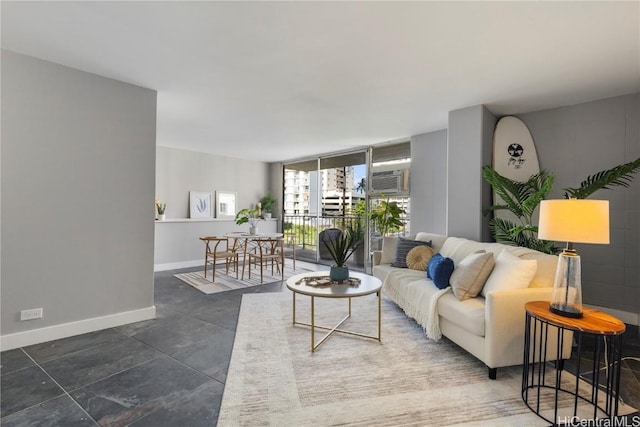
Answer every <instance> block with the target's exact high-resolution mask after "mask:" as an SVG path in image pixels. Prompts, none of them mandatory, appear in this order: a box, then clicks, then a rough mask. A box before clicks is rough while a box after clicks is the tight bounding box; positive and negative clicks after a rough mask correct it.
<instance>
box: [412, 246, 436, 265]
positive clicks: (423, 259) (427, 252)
mask: <svg viewBox="0 0 640 427" xmlns="http://www.w3.org/2000/svg"><path fill="white" fill-rule="evenodd" d="M433 253H434V251H433V248H432V247H431V246H427V245H423V246H416V247H415V248H413V249H411V250H410V251H409V253H408V254H407V266H408V267H409V268H411V269H413V270H418V271H426V270H427V264H429V260H430V259H431V257H432V256H433Z"/></svg>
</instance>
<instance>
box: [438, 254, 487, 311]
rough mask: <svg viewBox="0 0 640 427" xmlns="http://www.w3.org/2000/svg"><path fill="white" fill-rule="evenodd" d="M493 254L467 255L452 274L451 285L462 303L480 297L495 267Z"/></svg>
mask: <svg viewBox="0 0 640 427" xmlns="http://www.w3.org/2000/svg"><path fill="white" fill-rule="evenodd" d="M494 264H495V262H494V259H493V254H492V253H491V252H485V251H478V252H475V253H472V254H471V255H467V256H466V257H465V258H464V259H463V260H462V261H460V264H458V265H457V266H456V268H455V270H453V274H451V278H450V279H449V283H450V284H451V288H452V289H453V293H454V295H455V296H456V298H458V299H459V300H460V301H464V300H466V299H469V298H475V297H477V296H478V294H479V293H480V291H481V290H482V287H483V286H484V284H485V282H486V280H487V278H488V277H489V275H490V274H491V271H492V270H493V267H494Z"/></svg>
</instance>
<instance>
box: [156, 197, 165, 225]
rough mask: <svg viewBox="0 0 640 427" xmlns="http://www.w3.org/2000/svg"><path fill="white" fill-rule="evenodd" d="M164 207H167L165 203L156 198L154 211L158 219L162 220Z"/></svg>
mask: <svg viewBox="0 0 640 427" xmlns="http://www.w3.org/2000/svg"><path fill="white" fill-rule="evenodd" d="M165 209H167V204H166V203H162V202H161V201H160V200H158V199H156V211H157V212H158V221H164V218H165V216H164V211H165Z"/></svg>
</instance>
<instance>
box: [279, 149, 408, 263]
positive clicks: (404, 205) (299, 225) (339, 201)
mask: <svg viewBox="0 0 640 427" xmlns="http://www.w3.org/2000/svg"><path fill="white" fill-rule="evenodd" d="M409 150H410V145H409V142H402V143H393V144H383V145H380V146H373V147H369V148H366V149H361V150H357V151H353V152H348V153H339V154H330V155H326V156H319V157H317V158H313V159H304V160H300V161H294V162H289V163H286V164H285V165H284V174H283V176H284V186H283V188H284V191H283V200H284V203H283V220H284V224H283V228H284V231H285V232H286V233H288V234H292V235H294V236H295V239H296V245H297V247H298V251H297V256H299V257H300V258H301V259H307V260H310V261H314V262H319V263H324V264H331V263H332V260H331V258H330V257H329V255H328V253H327V251H326V250H325V248H324V247H323V244H322V243H321V237H322V236H323V234H322V233H335V232H336V230H347V229H349V231H350V232H353V233H357V234H358V236H359V237H360V238H359V240H360V242H361V243H360V245H359V246H358V249H357V250H356V252H355V253H354V256H353V257H351V259H350V260H349V265H350V266H351V267H355V268H359V269H364V268H365V266H366V264H367V261H368V260H369V257H368V256H367V255H366V254H368V253H369V252H370V249H371V248H372V247H371V246H370V245H372V244H373V245H377V244H378V243H379V240H374V241H372V240H371V239H370V238H369V237H371V236H374V238H375V237H376V236H377V235H379V234H380V231H381V230H378V229H377V228H379V227H377V224H376V223H375V222H371V221H369V218H370V215H369V212H370V211H371V210H372V209H376V208H378V207H379V206H380V204H381V203H392V204H394V205H396V206H398V207H399V208H400V209H401V210H402V214H401V221H402V226H399V227H391V228H389V229H386V230H385V231H384V234H400V235H403V234H406V233H407V232H408V230H409V212H410V203H409V202H410V198H409V185H408V184H409V165H410V157H411V153H410V151H409ZM373 248H374V249H375V248H376V247H375V246H374V247H373Z"/></svg>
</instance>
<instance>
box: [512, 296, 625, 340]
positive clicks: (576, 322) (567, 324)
mask: <svg viewBox="0 0 640 427" xmlns="http://www.w3.org/2000/svg"><path fill="white" fill-rule="evenodd" d="M549 305H550V303H549V301H531V302H528V303H526V304H525V305H524V308H525V310H526V311H527V313H529V314H530V315H531V316H533V317H536V318H538V319H540V320H543V321H546V322H549V323H551V324H552V325H555V326H559V327H561V328H565V329H570V330H573V331H581V332H587V333H590V334H597V335H620V334H622V333H623V332H624V331H625V329H626V328H627V327H626V325H625V324H624V323H622V322H621V321H620V320H618V319H617V318H615V317H613V316H611V315H610V314H607V313H603V312H602V311H599V310H595V309H593V308H587V307H583V308H582V312H583V316H582V317H581V318H579V319H575V318H571V317H565V316H560V315H558V314H555V313H552V312H551V311H549Z"/></svg>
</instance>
